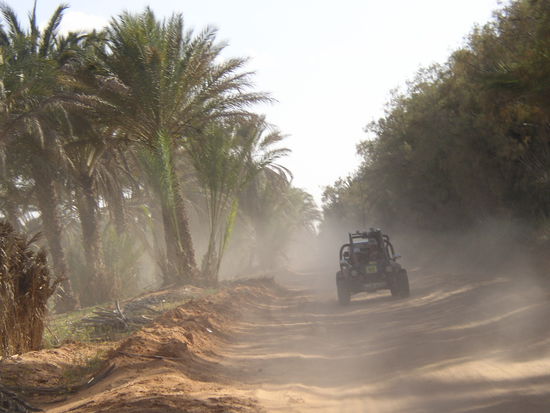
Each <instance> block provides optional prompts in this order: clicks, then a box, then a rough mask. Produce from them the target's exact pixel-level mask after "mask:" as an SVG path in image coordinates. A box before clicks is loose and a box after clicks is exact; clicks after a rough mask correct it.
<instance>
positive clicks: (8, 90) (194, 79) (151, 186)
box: [0, 4, 315, 309]
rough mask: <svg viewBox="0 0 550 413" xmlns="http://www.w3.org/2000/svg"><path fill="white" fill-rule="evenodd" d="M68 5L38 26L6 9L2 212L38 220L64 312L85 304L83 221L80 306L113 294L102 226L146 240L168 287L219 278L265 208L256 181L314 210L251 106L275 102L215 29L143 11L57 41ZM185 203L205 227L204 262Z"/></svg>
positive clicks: (22, 222) (20, 222)
mask: <svg viewBox="0 0 550 413" xmlns="http://www.w3.org/2000/svg"><path fill="white" fill-rule="evenodd" d="M65 10H66V6H64V5H61V6H59V7H58V8H57V9H56V11H55V12H54V14H53V15H52V17H51V19H50V20H49V23H48V24H47V25H46V27H45V28H44V29H42V30H41V29H40V28H39V27H38V24H37V18H36V7H35V9H34V10H33V11H32V12H31V13H30V14H29V24H28V28H23V27H22V25H21V23H20V22H19V20H18V18H17V16H16V15H15V13H14V12H13V10H12V9H11V8H10V7H9V6H8V5H6V4H3V5H1V6H0V11H1V13H2V15H3V22H4V24H3V25H2V27H0V59H1V60H0V116H1V118H0V134H1V136H0V148H1V149H0V151H1V161H2V162H1V165H0V166H1V167H0V172H1V184H2V193H1V202H2V203H1V212H2V214H3V215H4V216H5V218H6V219H7V220H8V221H10V223H12V225H13V226H15V227H16V228H17V229H22V228H21V227H24V226H26V227H28V228H32V223H36V222H39V225H40V229H41V230H42V231H43V233H44V235H45V239H46V240H47V244H48V247H49V251H50V253H51V258H52V267H53V269H54V272H55V274H56V275H57V276H58V277H59V278H61V279H62V280H63V283H62V289H61V299H60V300H58V307H59V308H60V309H63V308H73V307H75V306H76V305H78V300H77V298H75V297H76V296H75V294H74V292H73V291H72V285H71V279H73V280H74V279H75V274H74V269H69V267H68V264H67V256H66V255H67V254H66V249H67V248H68V247H71V245H69V246H68V245H67V238H70V237H68V236H67V232H68V231H70V228H74V227H75V225H74V223H75V222H78V223H79V228H78V229H77V230H76V231H77V232H78V233H79V234H80V236H81V241H82V251H83V255H84V260H85V268H86V271H87V273H86V275H85V276H80V281H79V282H80V285H81V290H82V291H86V294H84V295H83V294H80V300H81V301H82V302H83V304H91V303H96V302H102V301H105V300H109V299H112V298H113V294H115V289H114V288H112V286H113V279H112V269H110V268H108V265H107V264H106V262H105V247H104V245H103V240H102V237H103V236H104V232H105V231H104V228H105V226H106V225H107V226H111V227H113V228H115V230H116V233H117V234H118V236H119V237H121V238H120V239H122V237H124V236H126V235H127V234H129V233H130V234H132V237H133V238H135V239H136V240H140V242H141V245H143V247H144V248H145V249H146V250H147V252H149V254H150V255H151V256H152V257H153V258H154V260H155V261H156V263H157V264H158V267H159V268H160V269H161V273H162V276H163V279H164V282H165V283H171V282H179V283H185V282H203V283H211V284H212V283H216V282H217V277H218V273H219V270H220V265H221V260H222V256H223V253H224V251H225V249H226V247H227V244H228V241H229V239H230V237H231V234H232V232H233V229H234V227H235V223H236V222H238V221H239V220H241V221H243V220H245V219H246V216H247V214H246V212H247V207H248V211H249V212H250V211H252V210H253V208H252V209H251V208H250V205H253V204H255V203H259V202H261V200H260V199H259V198H258V197H256V198H257V199H254V198H251V197H252V195H253V194H254V191H251V190H250V188H252V187H254V186H257V185H258V181H262V182H264V183H265V182H267V188H266V190H267V191H268V192H269V191H272V190H273V191H274V190H277V191H278V193H279V194H280V199H276V200H274V201H273V205H278V204H281V205H282V204H283V203H284V202H283V201H282V199H284V198H285V194H289V197H288V198H289V199H290V198H293V199H300V200H299V201H295V202H294V203H286V205H287V206H286V208H287V210H289V209H295V210H300V209H301V208H303V204H304V202H306V204H307V205H309V207H310V209H311V210H312V211H314V210H315V207H314V205H313V204H312V203H311V197H309V198H308V195H307V194H303V196H302V197H301V198H300V197H296V196H295V195H294V196H290V194H291V193H296V191H298V192H299V190H296V189H295V188H292V187H291V185H290V177H291V175H290V173H289V171H288V170H286V169H285V168H283V167H282V166H280V165H279V164H278V163H277V162H278V160H279V159H280V158H281V157H283V156H285V155H286V154H287V153H288V149H285V148H281V147H279V144H280V142H281V140H282V139H283V136H282V135H281V134H280V132H278V131H277V130H276V129H274V128H272V127H270V126H269V125H268V124H267V122H266V121H265V119H264V118H263V117H261V116H258V115H256V114H254V113H253V112H252V108H253V105H255V104H258V103H263V102H269V101H270V98H269V96H268V95H266V94H265V93H259V92H256V91H254V90H253V85H252V73H250V72H247V71H246V70H245V64H246V59H241V58H233V59H228V58H224V57H223V56H222V51H223V49H224V44H222V43H220V42H218V41H217V40H216V30H215V29H212V28H206V29H205V30H203V31H201V32H198V33H194V32H192V31H189V30H187V29H186V28H185V27H184V24H183V17H182V15H180V14H174V15H172V16H171V17H170V18H168V19H166V20H159V19H157V18H156V16H155V15H154V13H153V12H152V11H151V10H150V9H146V10H145V11H144V12H143V13H140V14H131V13H127V12H125V13H122V14H121V15H119V16H118V17H116V18H114V19H112V21H111V23H110V25H109V26H108V27H107V28H106V29H105V30H104V31H101V32H96V31H94V32H90V33H69V34H67V35H65V36H62V35H60V34H59V32H58V29H59V25H60V23H61V20H62V18H63V12H64V11H65ZM263 185H266V184H263ZM275 188H276V189H275ZM251 194H252V195H251ZM304 200H305V201H304ZM189 205H195V206H196V208H194V213H195V215H196V216H197V217H198V218H197V221H198V222H199V223H200V224H201V225H203V228H204V227H206V228H208V230H205V231H204V232H208V233H209V236H208V241H207V243H206V245H207V247H206V253H205V256H204V258H203V260H202V265H201V266H199V265H198V264H197V261H196V257H195V247H194V243H193V238H192V236H191V228H190V225H191V224H190V219H189V211H188V208H189ZM241 205H242V206H241ZM272 209H273V208H272ZM310 213H312V214H313V215H312V216H314V217H315V212H311V211H310ZM279 215H281V214H279ZM248 216H249V217H252V215H250V214H249V215H248ZM250 219H251V220H253V218H250ZM295 221H296V219H295ZM71 223H72V224H71ZM71 225H72V226H71ZM287 226H288V225H287ZM257 230H258V231H260V230H259V229H257ZM73 238H74V237H73Z"/></svg>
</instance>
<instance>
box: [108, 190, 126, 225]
mask: <svg viewBox="0 0 550 413" xmlns="http://www.w3.org/2000/svg"><path fill="white" fill-rule="evenodd" d="M109 198H110V199H109V203H110V207H111V208H110V209H111V213H112V216H113V221H114V223H115V229H116V232H117V234H118V235H122V234H124V233H125V232H126V210H125V209H124V195H123V194H122V191H120V192H118V191H117V192H115V193H113V194H111V195H110V196H109Z"/></svg>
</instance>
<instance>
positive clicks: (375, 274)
mask: <svg viewBox="0 0 550 413" xmlns="http://www.w3.org/2000/svg"><path fill="white" fill-rule="evenodd" d="M398 258H400V256H399V255H396V254H395V251H394V249H393V245H392V243H391V242H390V238H389V237H388V236H387V235H385V234H383V233H382V231H380V230H379V229H373V228H371V229H370V230H369V231H364V232H359V231H357V232H355V233H350V234H349V243H347V244H344V245H342V247H341V248H340V271H338V272H337V273H336V287H337V289H338V301H339V302H340V304H343V305H345V304H348V303H349V302H350V299H351V296H352V295H353V294H356V293H359V292H374V291H378V290H390V291H391V294H392V296H394V297H408V296H409V293H410V290H409V278H408V276H407V271H406V270H405V269H404V268H402V267H401V265H399V264H398V263H397V259H398Z"/></svg>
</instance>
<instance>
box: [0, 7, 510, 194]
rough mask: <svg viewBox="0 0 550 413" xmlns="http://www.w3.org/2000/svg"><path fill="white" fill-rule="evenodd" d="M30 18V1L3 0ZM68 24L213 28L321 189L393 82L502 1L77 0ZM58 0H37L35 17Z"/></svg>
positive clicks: (338, 172)
mask: <svg viewBox="0 0 550 413" xmlns="http://www.w3.org/2000/svg"><path fill="white" fill-rule="evenodd" d="M7 3H8V4H10V5H11V6H12V7H13V8H14V9H15V10H16V11H17V12H18V15H19V16H21V17H24V16H25V15H26V13H27V12H28V11H29V10H30V9H31V8H32V4H33V0H19V1H17V2H16V1H9V0H8V1H7ZM69 3H70V5H71V8H70V9H69V11H68V12H67V13H66V15H65V19H64V29H65V30H78V29H87V28H92V27H101V26H102V25H104V24H106V23H107V22H108V20H109V18H110V17H111V16H113V15H115V14H117V13H119V12H120V11H122V10H130V11H141V10H143V8H144V7H145V6H147V5H150V6H151V7H152V9H153V10H154V11H155V12H156V13H157V15H158V16H168V15H169V14H171V13H172V12H174V11H177V12H181V13H183V15H184V18H185V20H186V22H187V24H188V26H189V27H193V28H195V29H200V28H202V27H204V26H205V25H214V26H216V27H217V28H218V29H219V39H221V40H225V41H227V42H228V43H229V46H228V48H227V52H226V54H227V55H232V56H249V57H250V58H251V61H250V63H249V69H250V70H254V71H256V77H255V79H256V85H257V89H258V90H263V91H267V92H270V93H271V94H272V96H273V97H274V98H275V99H277V101H278V103H276V104H274V105H272V106H269V107H261V108H259V109H258V110H259V111H260V112H262V113H265V114H266V115H267V118H268V120H269V121H270V122H271V123H274V124H276V125H277V126H278V127H279V128H280V129H281V130H282V131H283V133H285V134H288V135H290V136H289V138H288V140H287V141H286V145H287V146H288V147H290V148H291V149H292V151H293V152H292V155H291V156H290V157H289V159H288V160H287V161H286V162H285V164H286V165H287V166H288V167H289V168H290V169H291V170H292V171H293V173H294V184H295V185H296V186H299V187H302V188H304V189H306V190H307V191H309V192H310V193H312V194H313V195H314V196H315V198H316V199H317V201H320V198H321V193H322V188H323V186H326V185H328V184H331V183H333V182H334V181H335V180H336V179H337V178H338V177H341V176H346V175H347V174H349V173H350V172H352V171H353V170H354V168H355V167H356V166H357V165H358V162H359V159H358V157H357V156H356V154H355V145H356V144H357V143H358V142H359V141H360V140H362V139H365V136H366V135H365V133H364V132H363V128H364V127H365V125H366V124H367V123H369V122H370V121H372V120H375V119H377V118H379V117H380V116H381V115H382V114H383V111H384V105H385V103H386V102H387V101H388V98H389V92H390V90H391V89H393V88H395V87H397V86H399V85H403V84H404V82H405V81H406V80H407V79H411V78H412V77H413V76H414V74H415V72H416V70H417V69H418V68H419V67H421V66H426V65H429V64H431V63H436V62H444V61H445V60H446V58H447V57H448V55H449V54H450V53H451V52H452V51H453V50H454V49H455V48H456V47H458V46H460V45H461V44H462V43H463V41H464V37H465V36H466V35H467V34H468V33H469V32H470V30H471V28H472V27H473V25H474V24H475V23H479V24H483V23H485V22H486V21H488V20H489V19H490V18H491V15H492V12H493V11H494V10H495V9H497V8H498V7H499V1H498V0H462V1H456V0H340V1H334V0H330V1H329V0H317V1H314V0H187V1H168V0H154V1H143V0H135V1H123V0H74V1H71V2H69ZM57 4H59V2H58V1H53V0H38V13H39V21H41V22H45V21H46V20H47V19H48V18H49V16H50V15H51V13H52V12H53V10H54V9H55V7H56V6H57Z"/></svg>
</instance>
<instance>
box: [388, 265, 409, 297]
mask: <svg viewBox="0 0 550 413" xmlns="http://www.w3.org/2000/svg"><path fill="white" fill-rule="evenodd" d="M395 284H396V287H397V291H396V294H395V295H396V296H397V297H401V298H407V297H408V296H409V295H411V290H410V287H409V276H408V275H407V271H405V270H401V271H399V273H398V274H397V278H396V283H395ZM392 295H394V294H393V291H392Z"/></svg>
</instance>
